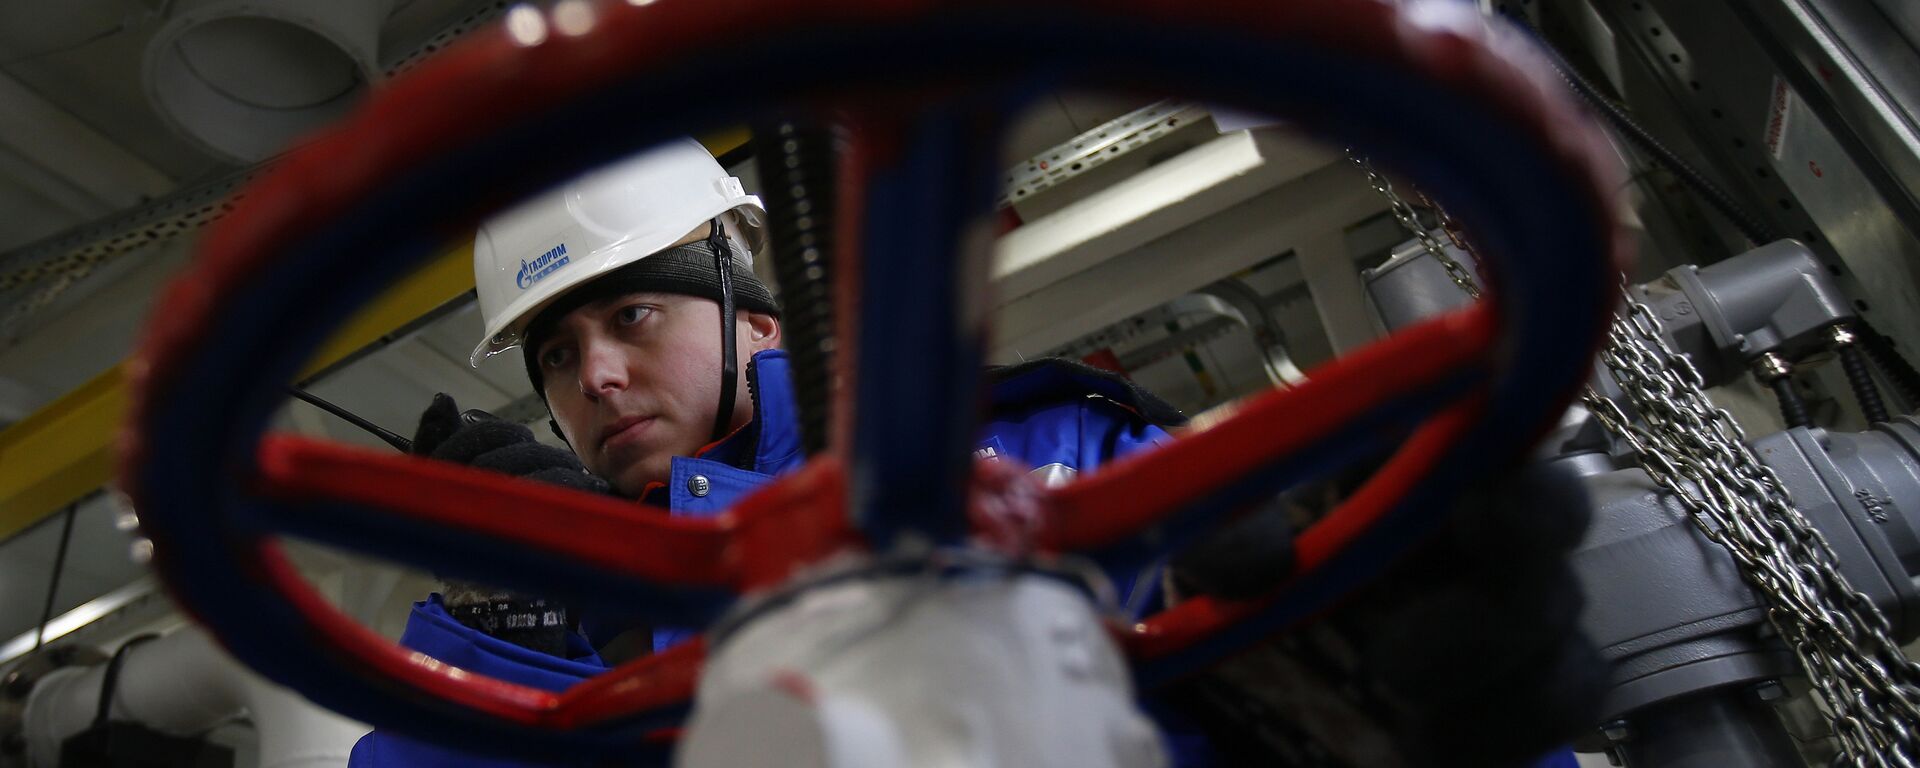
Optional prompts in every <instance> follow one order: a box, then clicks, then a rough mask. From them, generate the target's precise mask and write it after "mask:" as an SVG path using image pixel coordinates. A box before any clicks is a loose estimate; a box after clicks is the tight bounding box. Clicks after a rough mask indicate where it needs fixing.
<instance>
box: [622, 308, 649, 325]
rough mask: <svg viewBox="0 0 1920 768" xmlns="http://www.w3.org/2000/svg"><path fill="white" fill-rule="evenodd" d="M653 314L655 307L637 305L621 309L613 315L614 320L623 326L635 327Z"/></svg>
mask: <svg viewBox="0 0 1920 768" xmlns="http://www.w3.org/2000/svg"><path fill="white" fill-rule="evenodd" d="M652 313H653V307H649V306H646V305H643V304H635V305H633V306H630V307H621V308H620V311H618V312H615V313H613V320H614V322H616V323H619V324H621V325H633V324H634V323H637V322H640V321H641V320H644V319H646V317H647V315H650V314H652Z"/></svg>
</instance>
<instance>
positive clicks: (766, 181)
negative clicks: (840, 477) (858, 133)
mask: <svg viewBox="0 0 1920 768" xmlns="http://www.w3.org/2000/svg"><path fill="white" fill-rule="evenodd" d="M753 156H754V164H755V168H756V169H757V170H758V171H759V173H760V181H761V184H762V186H763V187H764V188H765V190H766V195H767V201H766V202H767V234H768V236H769V239H771V240H772V252H773V253H772V258H773V273H774V282H775V283H776V284H778V285H779V288H780V304H781V310H782V314H783V315H784V317H783V318H782V322H781V325H782V333H783V335H784V336H785V338H786V342H787V343H786V348H787V354H788V356H789V358H790V359H791V360H792V376H793V390H794V397H795V399H796V400H797V401H798V404H799V411H800V444H801V447H802V448H804V449H805V450H806V452H807V455H809V456H811V455H813V454H816V453H819V452H820V451H821V450H822V449H824V448H825V447H826V445H827V425H828V423H829V421H828V417H829V413H828V408H829V404H830V401H831V398H830V397H829V395H830V392H829V390H830V382H831V380H832V379H831V376H832V364H833V349H834V335H833V332H834V328H833V323H834V319H833V279H832V266H833V226H834V223H833V222H834V216H833V214H834V204H835V200H834V184H833V171H834V162H835V160H834V158H835V152H834V140H833V134H832V132H831V130H830V129H828V128H826V127H824V126H818V125H802V124H799V123H796V122H793V121H790V120H788V121H781V122H778V123H774V124H770V125H762V126H756V127H755V128H754V131H753Z"/></svg>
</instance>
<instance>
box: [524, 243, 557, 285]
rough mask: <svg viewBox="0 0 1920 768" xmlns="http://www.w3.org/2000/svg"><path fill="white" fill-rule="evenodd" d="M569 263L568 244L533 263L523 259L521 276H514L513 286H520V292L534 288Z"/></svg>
mask: <svg viewBox="0 0 1920 768" xmlns="http://www.w3.org/2000/svg"><path fill="white" fill-rule="evenodd" d="M567 261H568V257H567V244H566V243H561V244H559V245H556V246H554V247H553V250H550V251H547V252H546V253H543V254H540V255H539V256H538V257H537V258H535V259H534V260H533V261H527V260H526V259H521V260H520V274H518V275H515V276H514V278H513V284H514V285H517V286H520V290H523V291H524V290H526V289H528V288H531V287H533V284H534V283H537V282H540V281H541V280H542V279H543V278H545V277H546V276H547V275H551V274H553V273H554V271H555V270H558V269H560V268H561V267H564V266H566V265H567Z"/></svg>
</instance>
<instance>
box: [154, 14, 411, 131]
mask: <svg viewBox="0 0 1920 768" xmlns="http://www.w3.org/2000/svg"><path fill="white" fill-rule="evenodd" d="M393 2H394V0H327V2H311V0H178V2H176V3H175V4H174V9H173V11H172V13H171V14H170V15H169V17H168V18H167V20H166V22H165V23H164V24H162V25H161V27H160V30H159V31H158V32H156V33H155V34H154V36H153V39H152V41H151V42H149V43H148V44H147V57H146V68H145V71H144V72H143V73H142V75H143V79H144V81H145V86H146V91H147V98H148V99H150V100H151V101H152V102H153V106H154V109H155V110H157V111H158V112H159V113H160V116H161V117H162V118H163V119H165V120H166V121H167V122H168V123H169V124H171V125H172V126H173V127H174V129H175V130H177V131H179V132H180V133H181V134H182V135H184V136H186V137H187V138H188V139H190V140H192V141H193V142H194V143H196V144H199V145H200V146H202V147H204V148H205V149H206V150H207V151H209V152H212V153H213V154H215V155H217V156H219V157H222V158H225V159H228V160H232V161H235V162H240V163H247V164H251V163H254V162H258V161H260V160H263V159H265V158H267V157H270V156H272V155H275V154H278V153H279V152H281V151H282V150H284V149H286V148H287V147H288V145H289V144H290V143H291V142H292V141H293V140H294V139H296V138H298V137H300V136H301V135H304V134H306V133H308V132H311V131H312V130H314V129H315V128H318V127H320V126H322V125H325V124H326V123H328V122H330V121H332V120H334V119H336V118H338V117H340V116H341V115H343V114H345V113H346V112H347V110H349V109H351V108H352V107H353V105H354V104H355V103H357V102H358V101H359V100H360V98H361V97H362V96H364V95H365V93H366V90H367V88H368V86H369V84H370V83H373V82H375V81H377V80H378V78H379V76H380V72H379V68H378V64H377V61H378V58H377V54H378V51H379V43H380V27H381V25H382V24H384V23H385V22H386V19H387V13H388V11H389V10H390V9H391V8H392V5H393Z"/></svg>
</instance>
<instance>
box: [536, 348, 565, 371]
mask: <svg viewBox="0 0 1920 768" xmlns="http://www.w3.org/2000/svg"><path fill="white" fill-rule="evenodd" d="M572 359H573V350H570V349H567V348H566V347H560V346H554V347H548V348H547V350H546V351H545V352H541V353H540V366H541V367H543V368H559V367H561V366H563V365H566V364H567V361H569V360H572Z"/></svg>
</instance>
